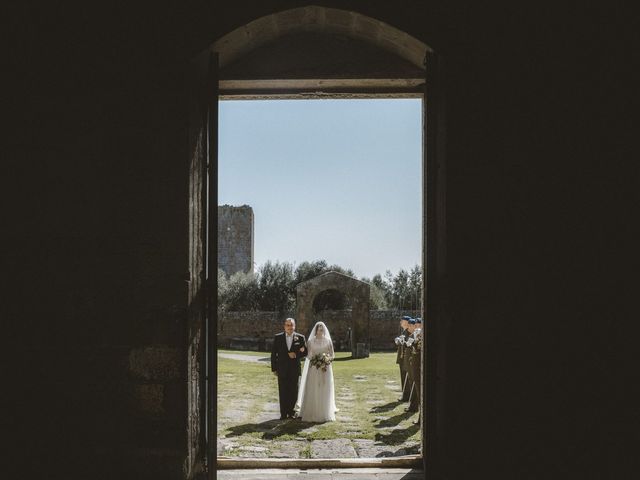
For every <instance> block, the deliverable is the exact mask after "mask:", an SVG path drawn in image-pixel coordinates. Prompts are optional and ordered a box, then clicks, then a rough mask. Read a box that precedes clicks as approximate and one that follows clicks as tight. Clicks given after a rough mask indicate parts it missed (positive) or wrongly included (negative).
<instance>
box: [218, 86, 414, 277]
mask: <svg viewBox="0 0 640 480" xmlns="http://www.w3.org/2000/svg"><path fill="white" fill-rule="evenodd" d="M421 108H422V107H421V100H419V99H401V100H387V99H385V100H268V101H236V100H233V101H222V102H220V112H219V118H220V138H219V142H220V143H219V172H218V182H219V202H218V203H219V204H220V205H224V204H229V205H245V204H246V205H250V206H251V207H252V208H253V212H254V216H255V239H254V242H255V243H254V246H255V248H254V255H255V258H254V260H255V263H256V265H261V264H262V263H264V262H265V261H267V260H273V261H275V260H279V261H289V262H294V263H300V262H302V261H304V260H318V259H325V260H327V261H328V262H329V263H330V264H333V263H336V264H339V265H341V266H342V267H344V268H351V269H352V270H353V271H354V272H355V273H356V275H357V276H359V277H362V276H367V277H371V276H373V275H374V274H376V273H384V272H385V271H386V270H387V269H388V270H391V271H392V272H393V273H395V272H397V271H398V270H399V269H400V268H405V269H409V268H411V267H412V266H413V265H415V264H416V263H418V264H419V263H420V261H421V260H420V251H421V235H420V230H421V198H422V192H421V177H420V172H421V163H422V133H421Z"/></svg>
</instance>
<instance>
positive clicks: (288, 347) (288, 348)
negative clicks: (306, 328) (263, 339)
mask: <svg viewBox="0 0 640 480" xmlns="http://www.w3.org/2000/svg"><path fill="white" fill-rule="evenodd" d="M284 336H285V337H286V338H287V350H291V344H292V343H293V333H292V334H291V335H287V334H286V333H285V334H284Z"/></svg>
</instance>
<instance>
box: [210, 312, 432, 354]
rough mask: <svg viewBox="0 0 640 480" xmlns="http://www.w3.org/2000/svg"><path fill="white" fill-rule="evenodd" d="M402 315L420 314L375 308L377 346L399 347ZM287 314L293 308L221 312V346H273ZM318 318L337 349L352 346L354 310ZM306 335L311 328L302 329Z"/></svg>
mask: <svg viewBox="0 0 640 480" xmlns="http://www.w3.org/2000/svg"><path fill="white" fill-rule="evenodd" d="M402 315H411V316H417V315H420V312H419V311H415V310H406V311H404V310H403V311H399V310H371V311H370V312H369V328H370V337H371V348H372V349H373V350H395V348H396V347H395V345H394V343H393V339H394V338H395V337H396V336H397V335H398V333H399V327H398V323H399V321H400V317H401V316H402ZM287 317H293V318H295V315H294V313H293V312H286V313H278V312H261V311H247V312H226V311H220V312H218V347H222V348H234V349H240V350H263V351H266V350H269V349H270V348H271V341H272V339H273V336H274V335H275V334H276V333H278V332H281V331H282V324H283V322H284V319H285V318H287ZM315 321H322V322H324V323H326V324H327V327H328V328H329V331H330V332H331V337H332V339H333V343H334V345H335V347H336V349H337V350H342V351H346V350H349V347H348V344H347V338H348V337H347V335H348V329H349V327H350V325H351V311H350V310H325V311H323V312H321V313H319V314H316V317H315ZM299 333H302V334H303V335H305V336H308V335H309V332H299Z"/></svg>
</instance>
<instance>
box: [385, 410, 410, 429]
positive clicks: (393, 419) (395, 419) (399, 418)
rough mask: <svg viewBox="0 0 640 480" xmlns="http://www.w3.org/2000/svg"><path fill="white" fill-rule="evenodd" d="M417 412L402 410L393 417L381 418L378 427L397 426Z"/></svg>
mask: <svg viewBox="0 0 640 480" xmlns="http://www.w3.org/2000/svg"><path fill="white" fill-rule="evenodd" d="M414 413H415V412H402V413H400V414H398V415H394V416H393V417H390V418H387V419H386V420H380V421H379V423H378V424H377V425H375V427H376V428H387V427H395V426H396V425H398V424H399V423H400V422H401V421H403V420H406V419H407V418H409V417H411V416H412V415H413V414H414Z"/></svg>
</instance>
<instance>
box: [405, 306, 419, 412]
mask: <svg viewBox="0 0 640 480" xmlns="http://www.w3.org/2000/svg"><path fill="white" fill-rule="evenodd" d="M415 329H416V321H415V319H413V318H410V319H409V320H408V321H407V331H406V338H405V341H404V344H403V349H402V368H403V369H404V371H405V372H406V375H405V379H404V384H403V387H402V398H403V401H407V402H408V401H410V399H411V387H412V386H413V372H412V371H411V365H410V363H409V362H410V360H411V344H412V343H413V342H414V340H415V339H414V338H413V332H415Z"/></svg>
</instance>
